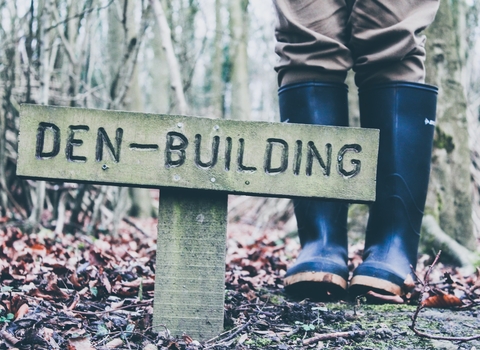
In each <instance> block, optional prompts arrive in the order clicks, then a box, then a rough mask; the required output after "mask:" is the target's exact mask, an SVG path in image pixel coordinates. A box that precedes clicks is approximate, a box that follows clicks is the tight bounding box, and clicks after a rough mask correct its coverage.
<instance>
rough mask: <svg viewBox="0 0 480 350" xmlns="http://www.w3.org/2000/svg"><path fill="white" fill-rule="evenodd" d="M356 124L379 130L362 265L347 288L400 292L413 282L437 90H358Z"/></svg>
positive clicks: (412, 86)
mask: <svg viewBox="0 0 480 350" xmlns="http://www.w3.org/2000/svg"><path fill="white" fill-rule="evenodd" d="M359 97H360V119H361V123H362V127H367V128H376V129H380V149H379V157H378V169H377V199H376V201H375V203H374V204H373V205H372V206H371V208H370V216H369V219H368V224H367V233H366V240H365V250H364V254H363V263H362V264H360V265H359V266H358V268H357V269H356V270H355V271H354V274H353V278H352V281H351V285H350V289H349V292H350V294H352V295H353V296H357V295H361V294H365V293H366V292H368V291H369V290H372V291H375V292H378V293H382V294H394V295H403V294H405V292H407V291H408V289H409V288H411V287H412V282H413V280H414V278H413V274H412V270H411V267H410V266H412V267H413V268H415V266H416V262H417V250H418V243H419V238H420V228H421V224H422V218H423V210H424V207H425V200H426V196H427V189H428V180H429V174H430V162H431V154H432V143H433V133H434V129H435V114H436V104H437V88H436V87H433V86H429V85H424V84H417V83H408V82H390V83H385V84H379V85H375V86H370V87H367V88H362V89H360V92H359Z"/></svg>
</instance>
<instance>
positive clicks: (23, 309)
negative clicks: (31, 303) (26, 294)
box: [15, 303, 29, 320]
mask: <svg viewBox="0 0 480 350" xmlns="http://www.w3.org/2000/svg"><path fill="white" fill-rule="evenodd" d="M28 310H29V307H28V304H26V303H25V304H22V305H21V306H20V307H19V308H18V310H17V312H15V320H18V319H19V318H22V317H23V316H25V315H26V314H27V313H28Z"/></svg>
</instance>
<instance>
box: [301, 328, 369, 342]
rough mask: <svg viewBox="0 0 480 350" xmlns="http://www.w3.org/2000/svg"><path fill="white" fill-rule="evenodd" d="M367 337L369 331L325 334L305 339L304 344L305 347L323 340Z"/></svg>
mask: <svg viewBox="0 0 480 350" xmlns="http://www.w3.org/2000/svg"><path fill="white" fill-rule="evenodd" d="M366 335H367V331H350V332H334V333H325V334H319V335H316V336H314V337H312V338H308V339H305V340H304V341H303V342H302V343H303V345H310V344H314V343H317V342H319V341H323V340H331V339H337V338H357V337H364V336H366Z"/></svg>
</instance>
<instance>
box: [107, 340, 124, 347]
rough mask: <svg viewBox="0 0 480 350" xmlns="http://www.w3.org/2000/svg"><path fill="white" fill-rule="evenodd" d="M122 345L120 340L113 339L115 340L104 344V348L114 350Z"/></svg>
mask: <svg viewBox="0 0 480 350" xmlns="http://www.w3.org/2000/svg"><path fill="white" fill-rule="evenodd" d="M122 345H123V341H122V339H120V338H115V339H113V340H111V341H109V342H108V343H107V344H105V346H106V347H107V348H108V349H115V348H118V347H119V346H122Z"/></svg>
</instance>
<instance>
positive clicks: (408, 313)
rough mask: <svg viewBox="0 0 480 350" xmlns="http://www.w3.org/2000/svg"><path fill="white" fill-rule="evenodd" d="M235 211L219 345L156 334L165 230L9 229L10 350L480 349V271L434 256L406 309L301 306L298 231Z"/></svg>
mask: <svg viewBox="0 0 480 350" xmlns="http://www.w3.org/2000/svg"><path fill="white" fill-rule="evenodd" d="M235 200H237V201H240V202H238V203H236V204H238V205H236V206H235V208H240V209H236V210H233V211H232V212H231V213H230V217H229V226H228V246H227V261H226V263H227V264H226V277H225V281H226V282H225V283H226V295H225V319H224V327H225V331H224V333H222V334H220V335H218V337H216V338H213V339H210V340H207V341H198V340H197V339H192V338H191V337H190V336H189V335H188V334H186V335H184V336H183V337H182V338H181V339H175V338H171V337H170V336H169V334H168V332H167V331H165V332H161V333H160V334H158V333H155V332H154V331H153V329H152V312H153V290H154V276H155V248H156V220H154V219H144V220H139V219H133V218H128V219H126V220H124V221H123V222H122V223H121V225H120V227H119V229H118V230H117V232H116V233H115V234H113V233H112V232H110V231H108V230H107V229H105V230H103V231H102V230H100V231H97V233H96V234H95V235H94V236H89V235H86V234H82V233H75V234H69V233H55V232H54V231H53V230H52V228H51V227H49V226H48V225H44V227H43V228H41V229H39V230H36V231H34V232H33V233H30V234H27V233H26V232H24V230H23V229H22V224H21V223H20V222H15V221H13V220H11V219H9V218H4V219H2V220H1V227H0V247H1V249H0V288H1V289H0V349H68V350H74V349H79V350H80V349H86V350H89V349H145V350H154V349H169V350H175V349H310V348H312V349H321V348H329V349H477V348H478V349H480V307H479V304H480V276H479V273H478V271H477V273H475V274H472V275H469V276H463V275H462V274H461V273H459V272H458V271H457V270H455V269H453V268H449V267H448V266H445V265H443V264H442V263H441V258H440V261H439V262H434V258H435V257H434V256H426V255H423V256H421V257H420V258H419V262H418V268H417V274H418V276H419V279H420V280H421V281H420V282H418V283H417V287H416V288H415V290H414V291H413V292H412V293H411V294H409V295H408V296H407V297H406V298H405V299H404V300H396V301H397V302H399V301H404V303H402V304H383V305H372V304H369V303H366V301H365V298H359V299H357V300H350V301H340V302H332V303H320V302H312V301H309V300H303V301H296V300H292V299H290V298H289V297H288V296H287V295H286V294H285V293H284V291H283V285H282V277H283V275H284V274H285V271H286V268H287V267H288V265H289V264H291V262H292V260H293V258H294V257H295V256H296V254H297V253H298V250H299V243H298V239H297V238H296V237H294V236H293V235H291V234H289V232H290V231H291V229H292V220H286V218H285V217H282V218H277V219H275V220H272V219H271V216H269V215H263V214H262V215H259V214H258V213H259V212H261V210H260V211H259V210H258V209H259V207H262V206H264V205H267V204H268V203H267V202H261V201H257V202H255V203H257V204H254V205H252V203H251V202H250V203H249V202H248V201H245V199H242V198H240V199H239V198H236V199H235ZM241 201H244V202H245V203H243V204H242V203H241ZM242 205H244V206H245V205H246V207H248V208H250V209H251V212H248V210H244V209H241V208H242ZM268 205H270V204H268ZM256 206H257V207H256ZM273 209H274V210H275V211H277V212H282V211H285V208H284V207H283V208H273ZM239 212H241V213H242V214H241V215H240V214H239ZM253 212H255V213H254V214H252V213H253ZM46 222H48V220H46ZM52 227H53V226H52ZM360 261H361V245H354V246H351V247H350V264H351V268H352V269H353V268H354V267H355V266H356V265H358V264H359V263H360ZM432 265H433V266H432ZM412 318H413V319H414V321H413V320H412Z"/></svg>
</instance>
